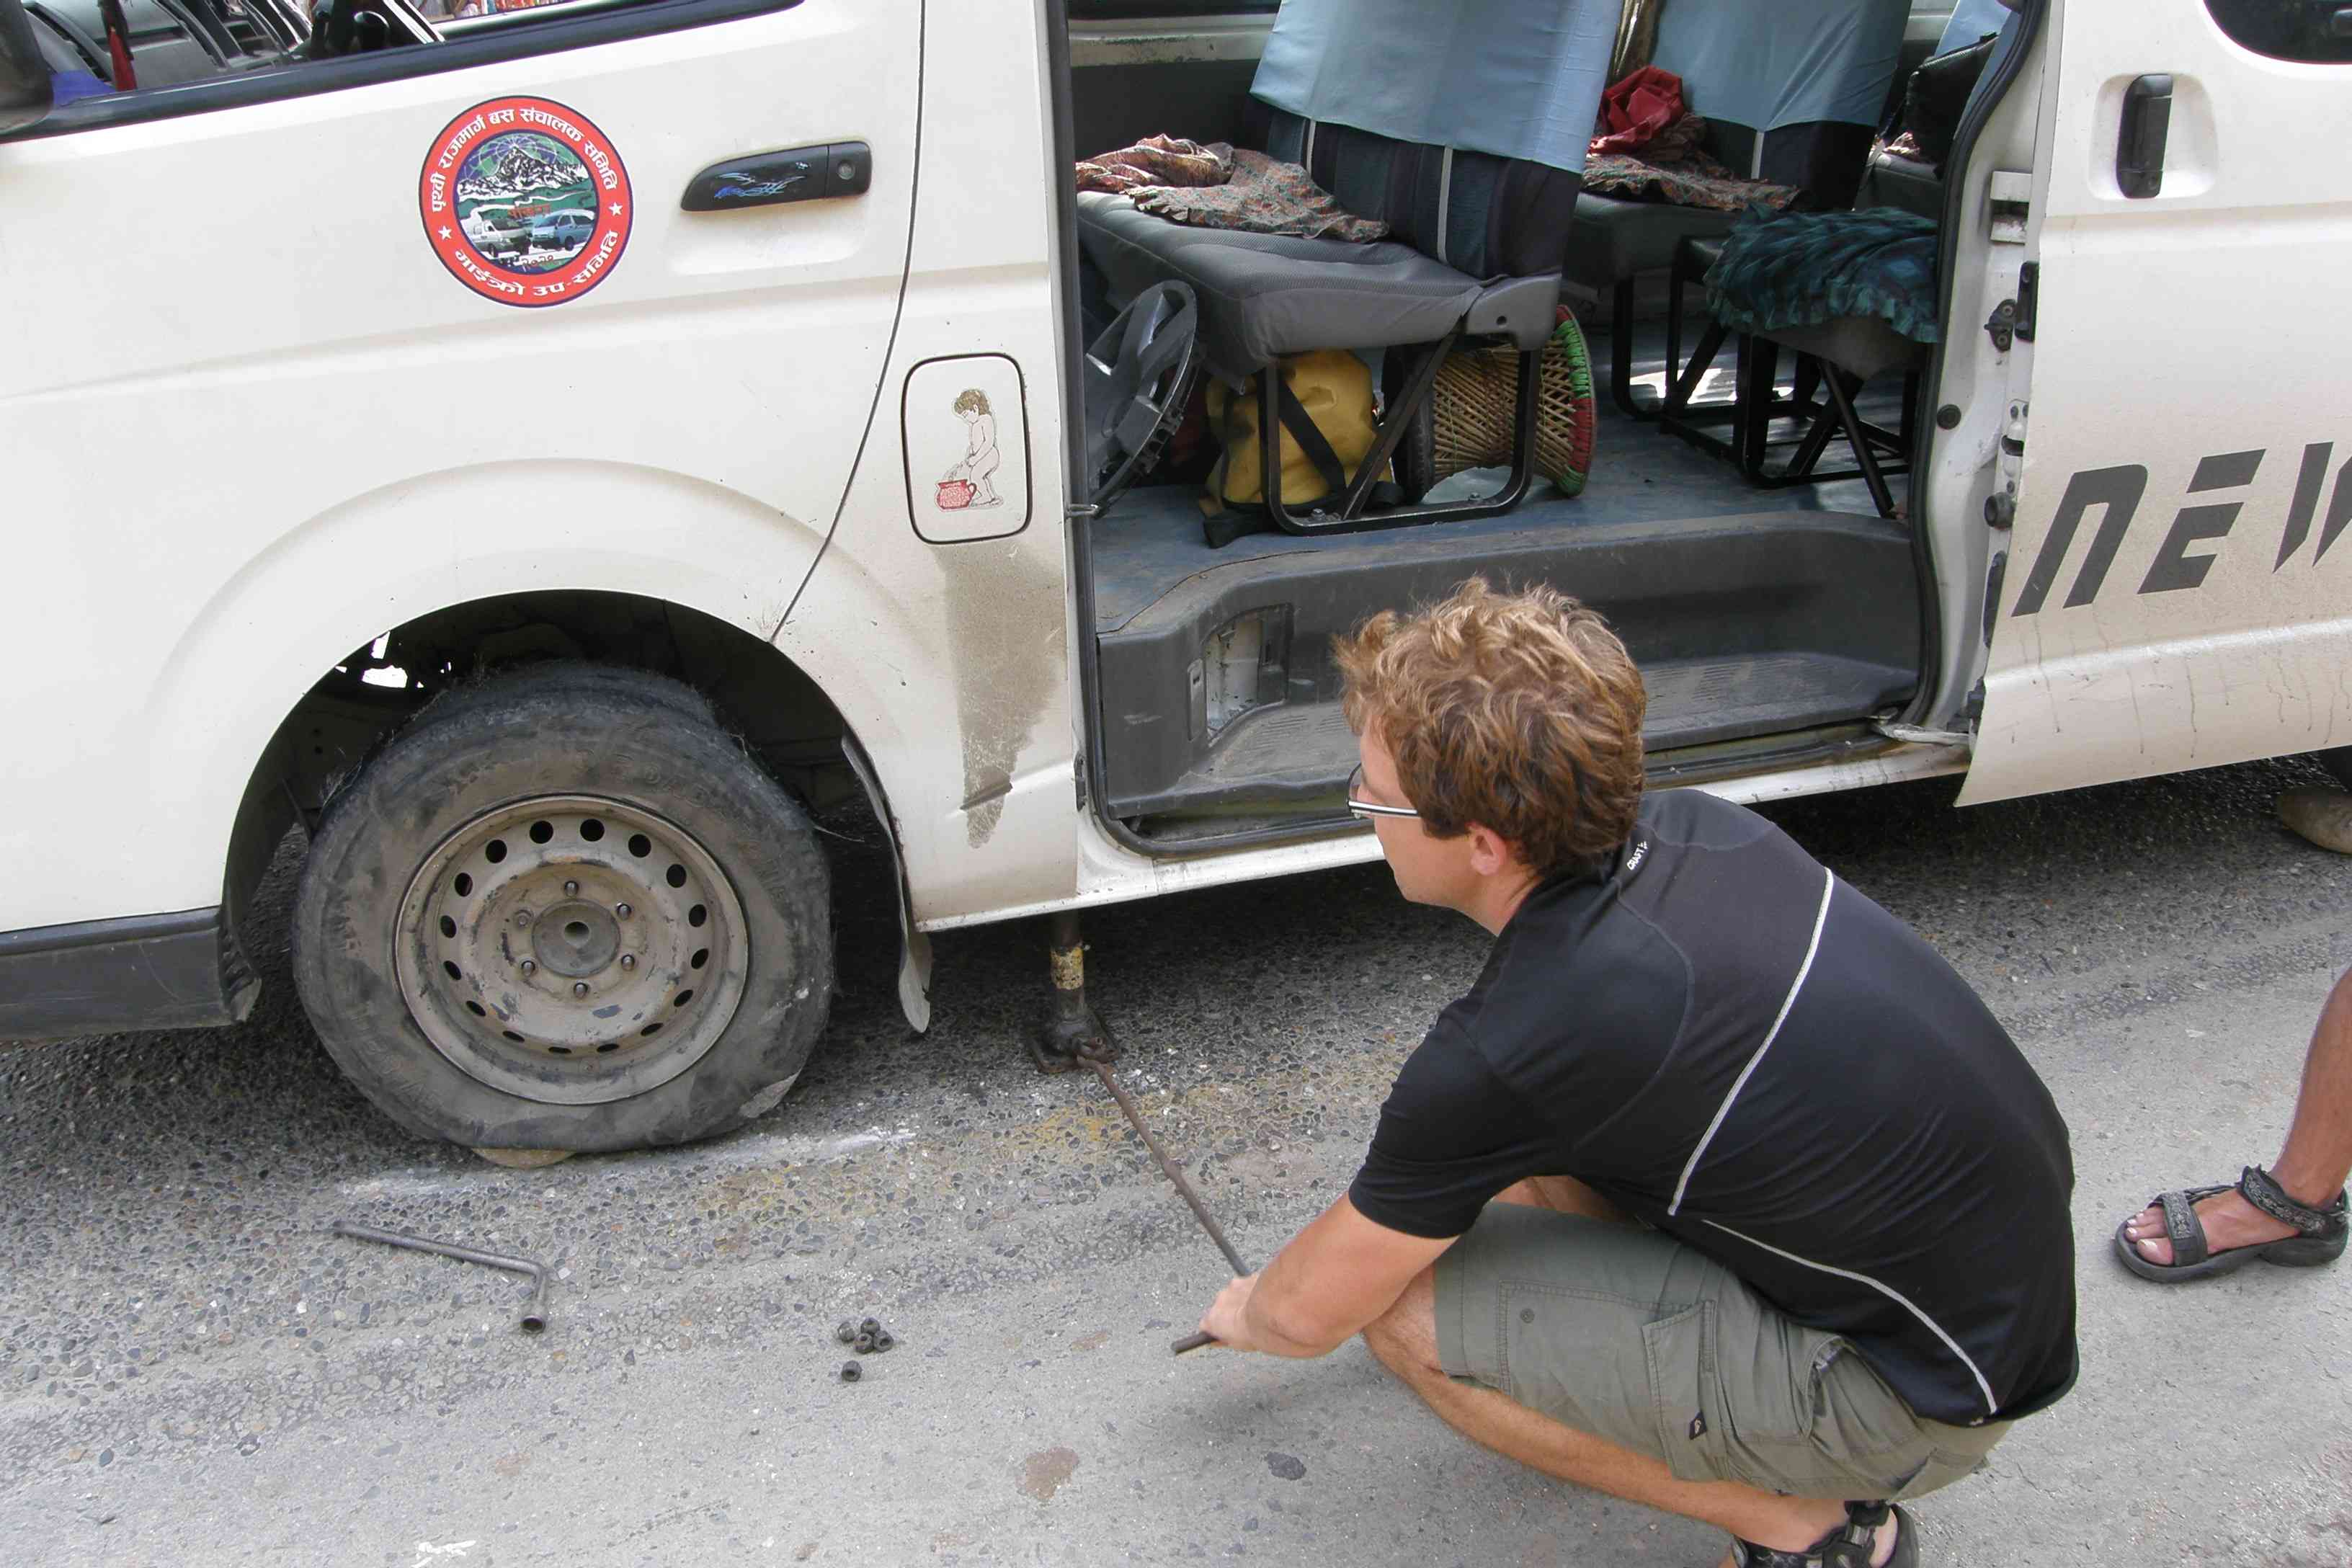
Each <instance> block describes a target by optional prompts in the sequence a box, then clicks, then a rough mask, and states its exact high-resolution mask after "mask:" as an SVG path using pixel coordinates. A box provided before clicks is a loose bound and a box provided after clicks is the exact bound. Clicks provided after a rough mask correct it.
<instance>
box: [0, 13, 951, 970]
mask: <svg viewBox="0 0 2352 1568" xmlns="http://www.w3.org/2000/svg"><path fill="white" fill-rule="evenodd" d="M919 16H920V6H919V4H917V0H856V3H851V0H806V3H805V4H803V5H798V6H795V7H793V8H791V9H788V10H782V11H777V12H773V13H769V14H766V15H762V16H755V17H750V18H746V19H742V20H739V21H734V22H730V23H728V24H726V25H724V26H709V27H700V28H688V29H683V30H679V31H676V32H670V33H666V34H659V35H655V36H651V37H639V38H633V39H630V40H627V41H625V42H619V43H614V44H609V45H603V46H598V47H589V48H582V49H575V50H570V51H563V52H557V53H552V54H544V55H535V56H530V57H528V58H521V59H515V60H509V61H504V62H501V63H499V64H496V65H489V66H481V67H477V68H470V69H466V70H458V71H450V72H445V73H439V74H434V75H427V76H421V77H415V78H409V79H400V80H395V81H388V82H383V83H379V84H375V85H370V86H362V87H355V88H351V89H342V90H337V91H331V92H320V93H316V94H312V95H309V96H300V97H294V98H289V99H286V100H277V101H272V102H268V103H265V104H259V105H254V106H248V107H240V108H230V109H222V110H213V111H210V112H206V113H200V114H189V115H183V116H179V117H175V118H168V119H163V120H157V121H147V122H143V123H135V124H129V125H123V126H119V127H111V128H97V129H91V130H88V131H83V132H76V133H72V134H64V135H56V136H49V137H45V138H37V139H33V140H29V141H17V142H8V143H5V144H0V192H5V202H6V207H7V211H8V213H9V215H10V216H9V218H8V221H7V222H6V223H5V225H0V273H5V276H6V277H7V278H8V279H9V280H10V287H11V289H12V292H13V294H14V297H15V298H16V300H17V301H18V303H17V305H16V308H13V309H11V310H7V311H6V312H5V313H0V450H5V452H6V453H7V454H8V459H7V460H8V467H9V483H10V491H11V501H12V505H13V506H14V507H15V508H16V509H18V510H20V511H21V514H22V516H23V517H25V518H26V519H30V520H33V521H34V523H35V525H34V526H20V527H17V528H15V529H12V530H11V531H10V534H11V542H12V546H13V550H14V552H15V559H14V560H13V561H12V563H11V567H12V571H11V575H12V577H13V578H14V580H15V582H16V584H17V585H18V596H17V598H16V604H15V605H14V606H13V610H14V613H13V614H11V615H10V616H7V617H6V618H5V620H0V663H5V665H6V667H7V668H9V669H10V670H11V672H12V676H11V681H10V686H9V690H8V694H7V696H6V699H5V710H0V718H5V721H6V724H7V728H8V731H9V732H10V733H11V734H12V735H13V736H16V737H24V738H26V739H24V740H21V741H19V742H16V743H12V744H11V745H9V746H8V747H7V748H6V749H5V752H0V796H5V799H6V800H7V801H8V803H9V807H10V809H9V810H8V811H7V812H6V813H5V816H0V861H5V863H6V864H7V866H8V867H9V869H10V875H9V877H8V879H7V882H6V894H5V899H0V930H5V929H10V928H19V927H28V926H35V925H49V924H59V923H65V922H71V921H84V920H94V919H101V918H108V917H114V916H121V915H125V914H132V913H144V912H147V911H152V910H183V909H192V908H201V907H205V906H209V905H213V904H215V903H218V902H219V901H220V900H221V898H222V866H223V863H224V861H225V858H226V846H227V841H228V834H229V826H230V823H231V821H232V819H233V816H234V815H235V812H236V805H237V802H238V800H239V797H240V796H241V795H242V793H243V791H244V790H245V787H246V784H247V779H248V777H249V776H250V774H251V773H252V770H253V767H254V765H255V762H256V760H257V758H258V757H259V756H260V754H261V751H262V747H263V745H264V743H265V742H267V741H268V737H269V736H270V734H271V733H272V731H274V730H275V729H276V727H277V726H278V722H279V721H280V720H281V719H282V718H283V717H284V715H285V714H286V713H287V712H288V711H289V709H290V708H291V707H292V705H293V704H294V702H295V700H296V699H297V698H299V696H300V694H301V693H302V692H303V691H304V690H305V689H308V688H309V687H310V685H311V684H312V683H313V682H314V681H316V680H317V679H320V677H321V676H322V675H324V674H325V673H326V672H327V671H328V670H329V669H330V668H331V667H332V666H333V665H334V664H335V663H336V662H337V661H338V660H340V659H341V658H345V657H346V656H348V655H349V654H350V653H351V652H352V650H353V649H355V648H358V647H362V646H364V645H366V644H367V643H368V642H370V641H371V640H372V639H373V638H374V637H376V636H377V635H378V634H379V633H381V632H383V630H384V629H385V628H387V627H388V626H393V625H394V624H396V623H398V622H399V621H401V620H402V619H403V618H404V616H412V615H415V614H419V613H422V612H424V611H426V610H429V609H433V608H436V607H439V606H442V605H454V604H458V603H462V602H465V601H467V600H469V599H473V598H478V597H481V596H484V595H494V594H499V593H507V592H512V591H515V590H518V589H525V588H530V589H542V588H611V589H614V590H619V591H625V592H627V593H632V594H637V595H647V596H650V597H654V598H657V599H667V600H671V601H673V602H676V603H678V604H683V605H692V606H693V607H695V608H697V609H700V610H703V611H705V612H706V613H708V614H710V615H713V616H717V617H719V619H721V620H724V621H727V622H729V623H730V624H732V625H736V626H741V627H743V628H745V629H746V630H748V631H750V632H751V633H752V634H753V635H755V636H759V637H766V636H768V635H769V634H770V633H772V631H773V630H774V628H775V626H776V625H777V623H778V622H779V621H780V620H781V619H782V616H783V613H784V609H785V607H786V605H789V604H790V602H791V600H792V596H793V593H794V591H795V590H796V589H797V588H798V587H799V586H800V584H801V583H802V582H803V579H804V578H805V577H806V575H807V574H808V571H809V569H810V567H811V564H812V563H814V560H815V559H816V556H817V554H818V549H819V546H820V544H821V542H822V540H823V538H824V531H826V529H827V528H829V527H830V526H831V523H832V521H833V519H834V517H835V514H836V513H837V511H838V510H839V508H840V505H841V501H842V496H843V488H844V486H845V483H846V482H847V480H848V478H849V471H850V463H851V458H852V456H853V454H854V452H855V450H856V443H857V438H858V437H859V435H860V434H861V433H862V431H863V430H864V428H865V426H866V419H867V416H868V413H869V410H870V409H871V408H872V406H873V405H874V403H875V398H876V390H877V388H876V380H877V376H878V374H879V373H880V371H881V369H882V364H883V355H884V352H885V349H886V345H887V342H888V341H889V334H890V329H891V325H892V321H893V319H894V317H895V314H896V311H897V309H898V294H899V282H900V279H901V276H902V272H903V268H904V266H905V255H906V242H907V232H908V214H909V211H910V208H911V206H912V203H913V197H914V174H915V163H914V144H915V141H916V134H917V125H918V121H917V113H916V110H917V101H916V82H917V76H918V71H919V51H918V47H917V40H918V37H919V26H918V22H919ZM319 68H320V69H323V68H326V67H319ZM785 81H790V82H791V83H792V84H793V87H792V90H790V91H789V92H783V91H779V90H778V84H779V83H782V82H785ZM514 95H530V96H536V97H543V98H546V99H548V100H552V101H555V102H557V103H560V104H562V105H564V106H568V107H569V108H570V109H572V110H575V111H576V112H577V113H578V114H579V115H581V116H583V117H585V118H586V119H587V120H588V121H592V122H593V124H594V126H595V127H596V128H597V129H599V130H600V131H601V132H602V133H603V135H604V137H606V138H608V139H609V141H610V144H611V147H612V149H613V150H614V152H615V153H617V155H618V157H619V158H620V160H621V162H622V163H623V165H624V166H625V170H626V174H627V178H628V183H629V187H630V192H631V195H632V199H633V203H634V205H635V213H634V215H633V216H632V218H631V226H630V229H629V232H628V235H627V238H626V244H625V247H623V248H622V249H621V251H620V252H619V255H618V257H617V258H616V259H615V260H614V262H613V263H612V265H611V266H610V268H609V269H608V270H607V271H606V272H605V273H604V275H602V276H601V277H599V278H598V279H597V280H596V281H595V283H594V284H593V292H583V295H582V296H581V297H579V298H573V299H567V300H562V302H560V303H558V304H556V305H553V306H551V307H547V308H540V309H509V308H506V307H503V306H500V305H498V304H494V303H491V302H489V301H488V300H485V299H483V298H481V297H479V296H478V295H477V294H476V293H475V292H473V291H472V290H471V289H469V288H467V286H465V285H463V284H461V283H460V282H459V281H457V279H455V278H453V277H452V276H451V274H450V272H449V271H448V270H447V269H446V268H444V266H443V265H442V264H441V262H440V260H439V258H437V257H436V252H435V249H434V247H433V242H432V239H431V236H430V234H429V232H427V231H425V229H423V228H422V227H421V226H420V211H419V205H418V202H419V197H418V194H417V193H418V190H419V178H420V175H419V171H420V169H422V168H424V167H425V164H426V163H427V162H428V160H429V159H430V158H431V157H432V155H433V153H434V149H435V145H436V142H438V141H439V140H440V138H441V136H442V133H443V132H444V128H445V127H446V126H448V125H450V124H452V123H453V121H452V117H453V116H456V115H459V114H460V113H461V112H462V111H464V110H467V107H468V106H469V105H478V104H482V103H485V102H487V101H488V100H496V99H499V98H501V97H507V96H514ZM849 137H863V138H864V139H866V141H867V142H869V143H870V144H871V146H872V148H873V183H872V187H871V189H870V190H869V191H868V192H867V193H866V195H862V196H860V197H858V198H857V199H856V200H852V201H829V202H812V203H802V204H793V205H781V206H766V207H760V208H756V209H751V210H745V211H740V212H729V213H719V214H695V213H686V212H682V211H680V210H679V209H678V205H677V204H678V199H679V195H680V194H681V193H682V192H683V191H684V190H685V188H686V185H687V184H688V181H689V180H690V179H691V178H692V177H693V175H694V174H696V173H697V172H698V170H700V169H702V168H704V167H705V166H707V165H709V164H710V163H714V162H717V161H719V160H721V159H724V158H728V157H730V156H735V155H740V154H742V153H751V152H758V151H762V150H768V149H774V148H779V147H788V146H793V145H795V144H799V143H803V142H806V143H815V142H832V141H836V140H842V139H845V138H849ZM131 191H135V192H137V193H139V197H138V199H137V200H135V201H133V200H128V199H126V198H125V195H124V193H126V192H131ZM298 217H299V221H295V220H296V219H297V218H298ZM138 255H143V256H146V257H148V258H151V259H152V266H153V267H154V268H156V269H157V277H156V280H155V281H156V286H155V287H153V288H152V289H139V288H132V287H126V279H127V278H128V277H129V276H131V274H129V273H128V272H127V271H126V268H124V267H123V266H121V265H113V264H109V265H98V264H96V263H95V262H94V260H93V258H124V257H131V256H138ZM165 274H168V276H165ZM31 300H38V301H40V307H39V308H38V309H33V308H29V307H28V306H27V305H26V301H31ZM812 366H819V367H823V374H810V367H812ZM720 389H724V392H723V395H722V394H721V392H720ZM453 408H456V409H460V410H467V411H478V415H477V416H469V417H464V418H456V419H453V418H452V417H451V411H452V409H453ZM722 413H723V414H724V416H723V417H718V416H719V415H720V414H722ZM682 540H691V541H692V542H693V546H692V548H690V549H689V548H681V547H680V543H679V542H680V541H682ZM124 606H135V607H136V609H135V612H131V613H127V612H126V610H125V609H124ZM131 825H135V826H136V830H135V831H131V830H128V829H129V828H130V826H131Z"/></svg>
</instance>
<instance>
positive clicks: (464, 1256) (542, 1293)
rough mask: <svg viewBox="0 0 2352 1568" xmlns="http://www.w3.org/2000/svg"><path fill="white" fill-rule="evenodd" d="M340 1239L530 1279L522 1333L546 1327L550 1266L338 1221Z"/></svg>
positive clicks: (355, 1223)
mask: <svg viewBox="0 0 2352 1568" xmlns="http://www.w3.org/2000/svg"><path fill="white" fill-rule="evenodd" d="M332 1228H333V1230H334V1233H335V1234H336V1235H337V1236H351V1237H358V1238H359V1239H360V1240H362V1241H380V1242H383V1244H384V1245H385V1246H386V1247H406V1248H408V1249H409V1250H410V1251H411V1252H431V1253H437V1254H439V1255H440V1256H441V1257H443V1258H456V1259H457V1261H458V1262H460V1263H478V1264H481V1265H482V1266H483V1267H484V1268H505V1269H510V1270H512V1271H513V1272H514V1273H517V1274H528V1275H530V1301H529V1302H527V1303H526V1304H525V1305H524V1307H523V1310H522V1331H523V1332H525V1333H527V1334H535V1333H538V1332H539V1331H541V1329H544V1328H546V1327H547V1311H546V1307H547V1265H546V1264H544V1263H533V1262H532V1261H531V1260H530V1258H503V1257H500V1256H499V1254H498V1253H495V1252H478V1251H476V1250H475V1249H474V1248H472V1247H460V1246H458V1245H457V1243H456V1242H454V1241H427V1240H425V1237H421V1236H404V1235H403V1234H401V1233H400V1232H399V1231H396V1230H378V1229H377V1228H376V1227H375V1226H372V1225H361V1224H359V1223H357V1222H356V1221H353V1220H348V1219H339V1220H337V1221H336V1222H335V1223H334V1226H333V1227H332Z"/></svg>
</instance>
